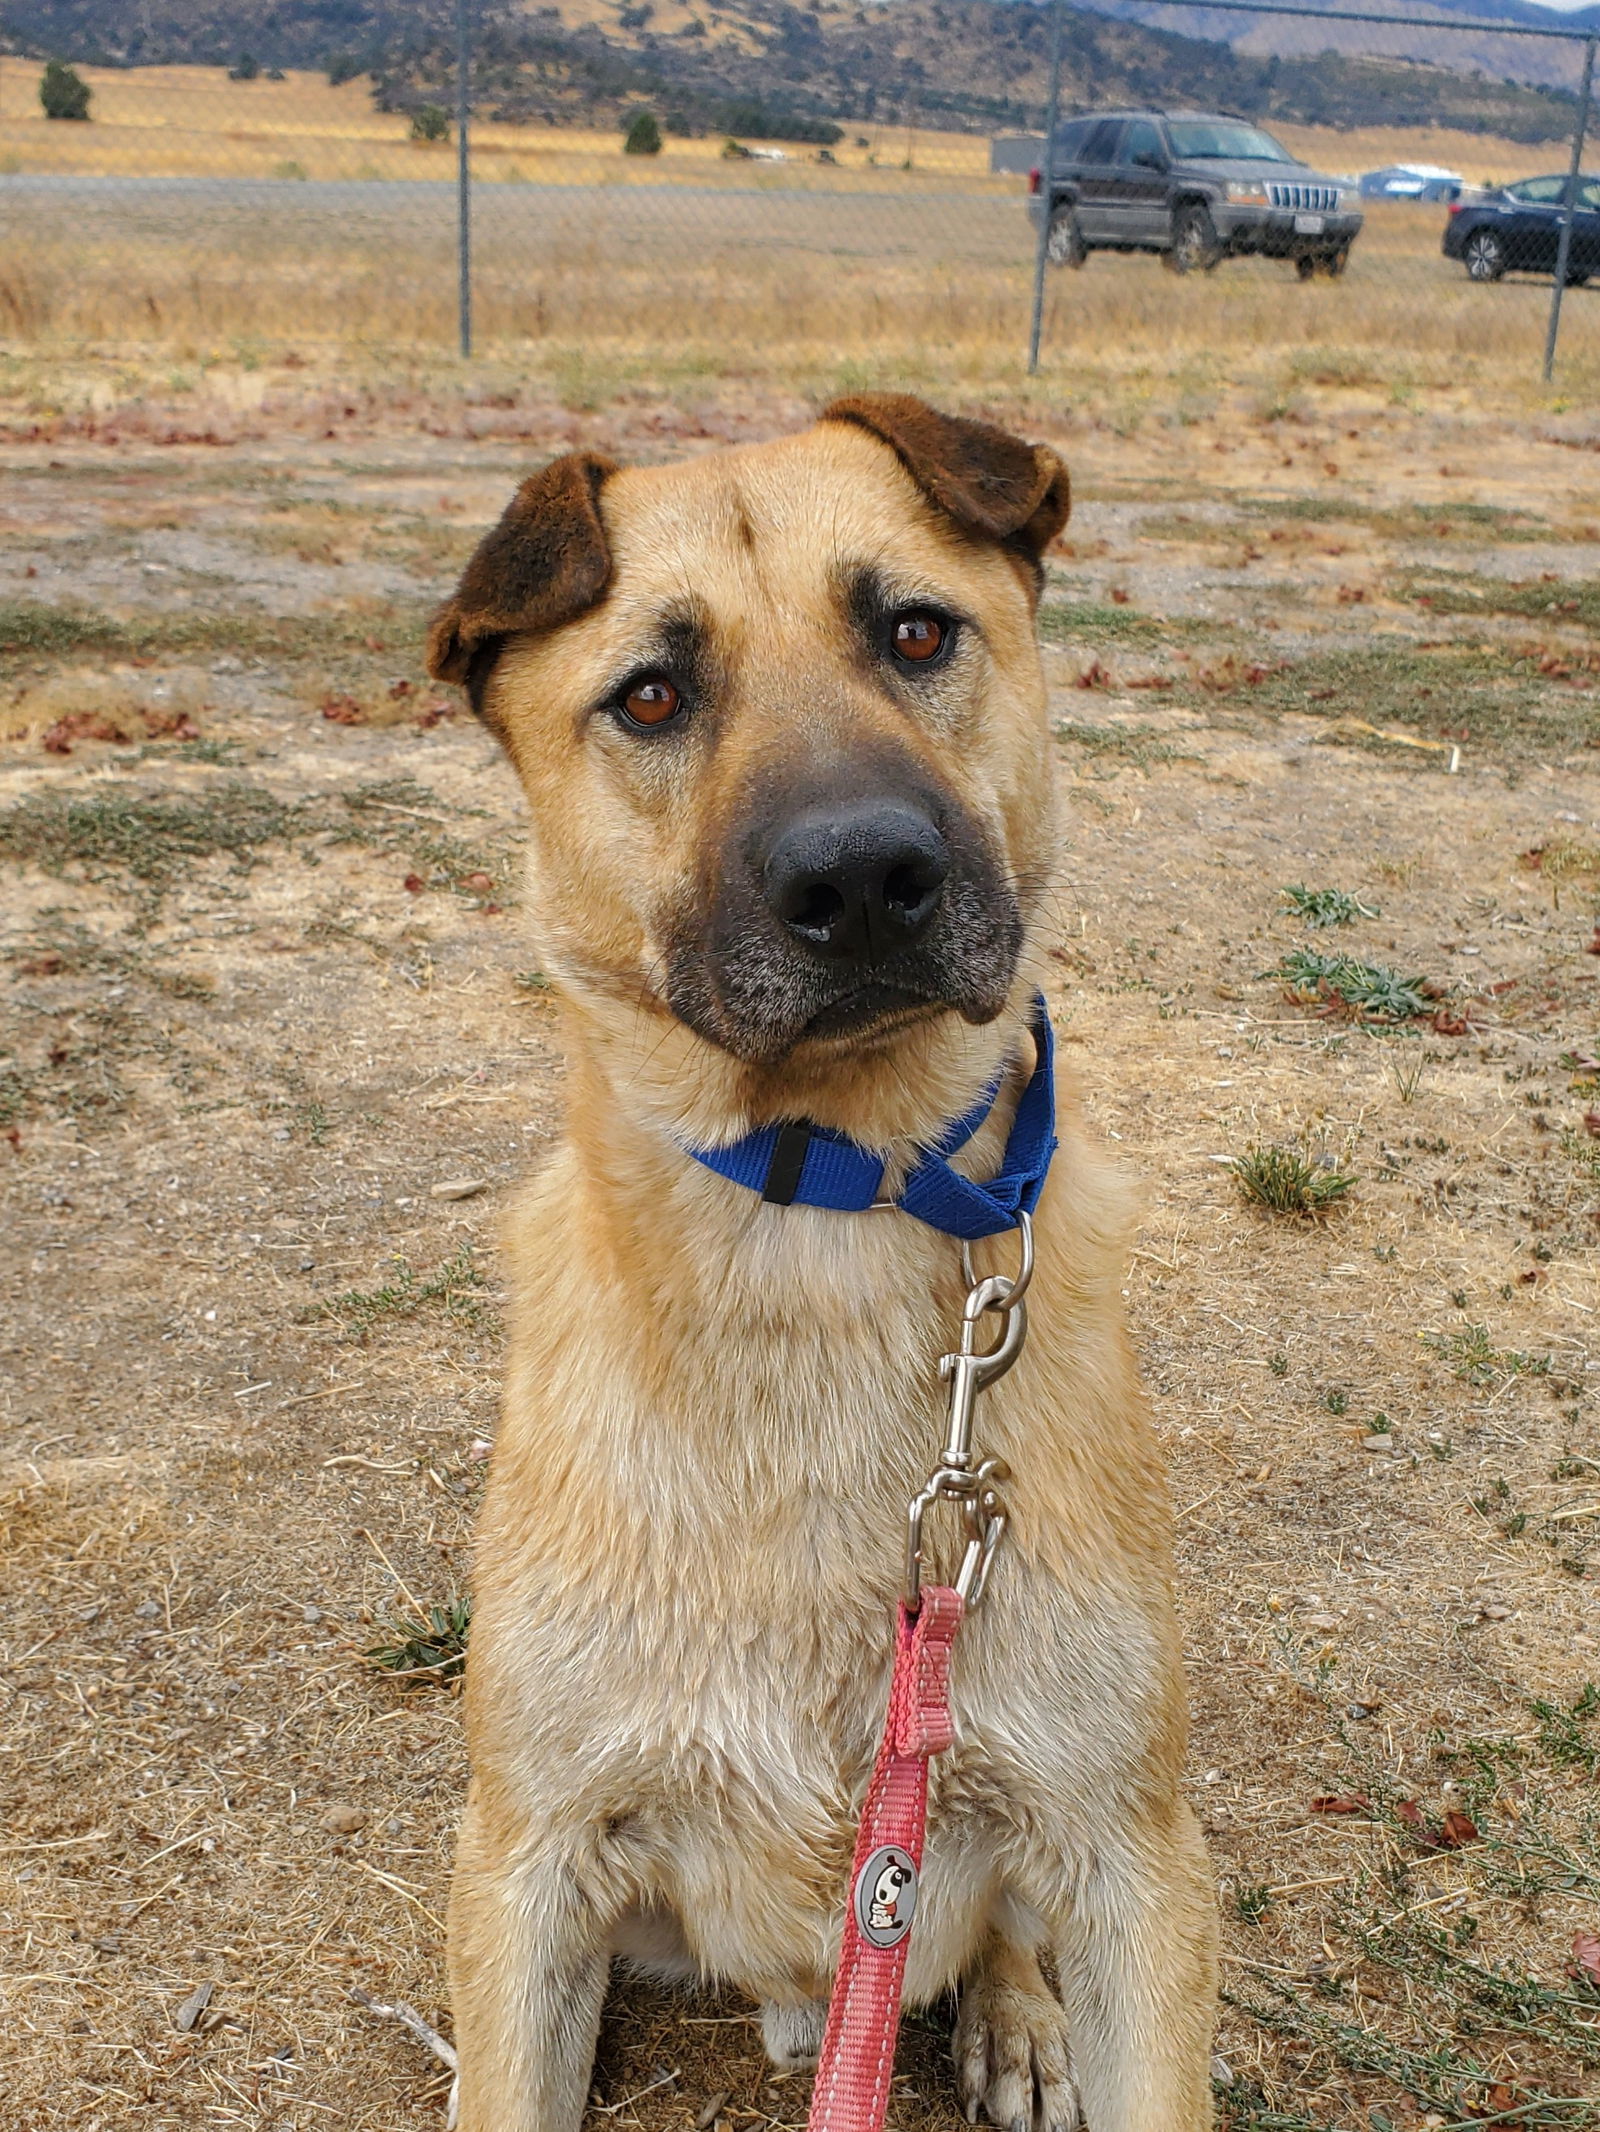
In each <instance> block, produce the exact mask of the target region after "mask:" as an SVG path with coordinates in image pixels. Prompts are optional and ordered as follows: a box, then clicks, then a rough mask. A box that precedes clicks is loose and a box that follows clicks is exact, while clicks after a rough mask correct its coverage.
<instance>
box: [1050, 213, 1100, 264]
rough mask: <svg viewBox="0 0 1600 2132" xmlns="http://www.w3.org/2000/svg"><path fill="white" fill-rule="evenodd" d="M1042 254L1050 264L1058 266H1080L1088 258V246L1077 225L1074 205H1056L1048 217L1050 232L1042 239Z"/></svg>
mask: <svg viewBox="0 0 1600 2132" xmlns="http://www.w3.org/2000/svg"><path fill="white" fill-rule="evenodd" d="M1044 255H1045V257H1046V259H1048V260H1049V262H1050V264H1051V265H1052V266H1058V267H1081V266H1082V265H1083V262H1084V261H1085V260H1086V259H1087V258H1088V256H1089V247H1088V246H1087V245H1086V244H1085V243H1084V241H1083V231H1082V230H1081V229H1080V228H1079V227H1078V210H1077V209H1076V208H1075V207H1058V208H1057V209H1056V211H1055V213H1054V214H1053V215H1052V216H1051V217H1050V234H1049V236H1048V237H1046V239H1045V241H1044Z"/></svg>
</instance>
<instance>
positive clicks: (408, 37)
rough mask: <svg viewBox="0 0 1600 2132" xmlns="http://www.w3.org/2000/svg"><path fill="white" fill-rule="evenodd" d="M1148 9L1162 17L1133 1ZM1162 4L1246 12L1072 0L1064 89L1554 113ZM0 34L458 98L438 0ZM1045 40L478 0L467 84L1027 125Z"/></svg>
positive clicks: (1317, 116)
mask: <svg viewBox="0 0 1600 2132" xmlns="http://www.w3.org/2000/svg"><path fill="white" fill-rule="evenodd" d="M1418 4H1420V5H1437V6H1439V7H1441V8H1445V7H1448V6H1449V5H1450V4H1451V0H1418ZM1491 4H1496V5H1499V6H1502V7H1504V6H1507V5H1524V6H1525V5H1526V4H1527V0H1491ZM1593 12H1595V13H1596V14H1600V7H1596V8H1595V9H1593ZM1158 14H1159V15H1163V16H1165V17H1167V18H1169V20H1168V21H1167V22H1166V23H1157V22H1155V21H1153V20H1145V19H1142V17H1145V16H1155V15H1158ZM1174 14H1177V15H1179V16H1180V17H1192V18H1201V19H1202V21H1203V22H1204V23H1206V24H1207V25H1213V24H1216V23H1219V22H1220V23H1223V24H1228V23H1230V22H1238V23H1239V25H1240V27H1241V28H1242V30H1243V31H1244V32H1246V33H1250V32H1258V31H1259V30H1260V28H1261V25H1259V24H1255V23H1251V22H1249V21H1246V20H1242V19H1241V18H1234V17H1230V16H1227V15H1219V14H1218V12H1217V11H1216V10H1214V9H1212V10H1207V9H1205V8H1204V6H1203V5H1200V4H1198V0H1196V4H1186V0H1185V4H1179V5H1177V6H1173V5H1169V4H1167V0H1160V4H1156V0H1091V4H1090V5H1083V4H1078V0H1074V4H1072V5H1070V6H1067V7H1065V8H1064V11H1063V44H1064V55H1063V56H1064V67H1063V92H1064V104H1065V107H1069V108H1070V107H1074V106H1077V107H1085V108H1091V107H1093V106H1095V105H1105V104H1109V103H1128V102H1132V103H1155V104H1175V103H1176V104H1201V105H1205V106H1212V107H1217V108H1221V109H1224V110H1227V111H1230V112H1234V113H1236V114H1237V115H1239V116H1241V117H1249V118H1258V119H1264V120H1269V121H1270V120H1273V119H1278V120H1282V121H1284V122H1298V123H1301V124H1306V125H1332V126H1342V127H1346V128H1351V127H1358V126H1359V127H1365V126H1390V127H1407V126H1416V127H1426V126H1453V127H1458V128H1461V129H1463V130H1468V131H1474V132H1479V133H1496V134H1500V135H1503V136H1506V137H1509V138H1512V139H1518V140H1523V141H1527V142H1529V143H1532V142H1534V141H1551V140H1558V139H1561V138H1564V137H1565V136H1567V135H1568V134H1569V133H1570V130H1571V124H1572V110H1571V103H1570V100H1569V99H1568V98H1567V97H1565V96H1563V95H1562V94H1560V93H1559V90H1560V88H1561V86H1562V85H1561V84H1542V85H1532V86H1530V85H1525V84H1518V83H1515V82H1503V81H1499V80H1496V79H1495V78H1494V77H1493V76H1491V75H1489V74H1486V73H1485V72H1483V71H1482V69H1481V68H1476V67H1474V66H1473V65H1471V64H1470V63H1469V64H1468V65H1467V66H1466V67H1465V68H1464V69H1462V70H1454V69H1451V68H1447V67H1443V66H1440V65H1437V64H1431V65H1430V64H1418V63H1416V62H1415V61H1414V60H1412V59H1410V58H1406V57H1400V58H1386V59H1385V58H1369V57H1366V56H1363V55H1360V54H1352V53H1349V52H1338V51H1327V50H1314V51H1288V52H1277V51H1265V52H1263V51H1257V50H1252V49H1250V48H1249V46H1248V43H1247V42H1246V40H1245V39H1244V38H1240V37H1236V36H1231V35H1230V36H1222V35H1211V34H1208V35H1205V36H1195V35H1192V34H1185V33H1184V32H1183V31H1182V30H1181V29H1179V28H1177V27H1176V26H1174V25H1172V24H1171V22H1170V18H1171V17H1172V16H1173V15H1174ZM1308 27H1315V28H1317V29H1318V30H1319V31H1320V30H1323V29H1326V28H1329V27H1332V28H1333V29H1335V30H1337V25H1324V24H1317V25H1308ZM1423 34H1425V35H1430V36H1431V35H1433V34H1434V33H1432V32H1426V33H1423ZM1527 42H1528V43H1532V42H1533V40H1527ZM0 48H5V49H10V50H12V51H15V52H19V53H22V54H24V55H26V56H30V57H35V58H40V59H43V58H46V57H59V58H65V59H77V60H81V61H93V62H100V63H104V64H109V65H119V66H127V65H149V64H155V63H158V62H163V63H167V64H190V65H202V66H226V65H231V64H234V63H236V62H237V61H238V60H239V59H240V58H241V57H242V56H243V55H245V54H247V53H248V54H249V56H250V58H251V59H252V61H253V62H254V63H256V64H257V65H259V66H262V67H271V66H279V67H286V68H287V67H326V68H327V69H328V70H329V71H330V73H331V74H334V75H336V77H337V78H339V79H350V78H352V77H354V76H356V75H362V74H365V75H369V76H370V77H371V80H372V88H373V95H374V97H375V99H376V101H377V102H378V104H379V105H380V107H382V108H385V109H390V110H405V109H415V108H416V107H417V106H418V105H420V104H422V103H430V102H436V103H443V104H446V105H449V104H451V103H453V101H454V53H455V28H454V8H453V6H452V5H451V4H450V0H409V4H404V5H402V4H399V0H0ZM1049 48H1050V14H1049V10H1048V9H1047V8H1045V7H1042V6H1040V5H1037V4H1034V0H871V4H861V0H815V4H814V5H812V6H796V5H793V4H790V0H561V4H560V5H534V4H532V0H489V4H487V5H485V6H484V7H483V8H482V10H481V14H480V22H479V29H478V34H477V39H476V58H475V67H474V101H475V105H476V107H477V108H479V109H480V110H483V111H484V112H486V113H487V114H488V115H490V116H492V117H496V118H501V119H506V120H510V121H513V122H537V123H541V124H548V125H587V126H592V125H596V124H611V123H615V122H618V121H620V120H621V119H623V118H625V117H626V115H627V114H628V112H629V111H630V110H631V109H633V108H635V107H637V106H638V105H639V104H648V105H649V106H650V107H651V108H652V109H654V110H656V111H657V112H658V113H659V115H660V116H661V117H662V119H663V121H664V122H665V124H666V125H667V126H668V129H669V130H675V131H679V132H687V133H708V132H719V131H725V132H728V133H732V134H742V135H746V136H748V137H750V138H760V137H762V136H763V135H766V136H767V137H770V138H791V139H792V138H800V139H811V140H818V139H822V140H826V139H828V138H831V137H832V135H831V133H830V132H829V130H828V129H829V128H831V127H832V126H835V125H846V126H848V125H850V124H851V123H855V124H858V125H859V124H877V123H884V122H892V123H894V124H897V125H898V124H905V125H908V126H911V127H913V128H914V127H918V126H921V127H934V128H942V129H947V130H951V131H964V132H995V131H1008V130H1019V129H1020V130H1031V129H1037V128H1038V127H1039V126H1040V125H1041V124H1042V122H1043V113H1044V106H1045V99H1046V93H1047V83H1048V75H1049ZM1558 49H1562V50H1563V51H1564V48H1558ZM1553 90H1554V91H1556V92H1557V93H1552V91H1553ZM786 129H787V130H786ZM819 129H820V130H819Z"/></svg>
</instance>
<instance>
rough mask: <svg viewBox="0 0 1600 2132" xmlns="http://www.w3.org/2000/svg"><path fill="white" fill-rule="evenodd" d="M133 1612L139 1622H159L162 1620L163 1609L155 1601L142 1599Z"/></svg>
mask: <svg viewBox="0 0 1600 2132" xmlns="http://www.w3.org/2000/svg"><path fill="white" fill-rule="evenodd" d="M133 1612H134V1618H135V1619H136V1620H138V1621H159V1620H160V1619H161V1609H160V1607H158V1606H157V1605H156V1603H155V1601H154V1600H153V1599H141V1600H140V1602H139V1604H138V1605H137V1606H136V1607H135V1608H134V1610H133Z"/></svg>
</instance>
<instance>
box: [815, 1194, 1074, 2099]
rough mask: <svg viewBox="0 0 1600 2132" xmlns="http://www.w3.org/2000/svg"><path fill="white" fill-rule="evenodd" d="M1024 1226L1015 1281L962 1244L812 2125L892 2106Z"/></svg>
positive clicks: (1020, 1280)
mask: <svg viewBox="0 0 1600 2132" xmlns="http://www.w3.org/2000/svg"><path fill="white" fill-rule="evenodd" d="M1017 1226H1018V1228H1019V1230H1020V1231H1021V1236H1022V1262H1021V1264H1020V1266H1019V1267H1018V1269H1017V1273H1016V1275H1015V1277H1014V1278H1013V1279H1007V1278H1006V1277H1005V1276H1004V1275H1001V1274H991V1275H989V1276H988V1278H987V1279H985V1280H982V1281H979V1280H977V1279H976V1278H975V1277H974V1274H973V1270H972V1260H971V1256H970V1254H969V1252H968V1251H967V1248H966V1246H965V1245H963V1246H962V1253H961V1261H962V1268H963V1271H964V1273H965V1275H966V1278H967V1281H968V1284H969V1287H968V1294H967V1300H966V1306H965V1308H964V1310H963V1311H962V1314H961V1348H960V1352H959V1353H957V1354H953V1355H946V1356H945V1357H944V1358H943V1360H942V1361H941V1363H940V1365H939V1373H940V1375H941V1376H942V1377H945V1378H948V1379H949V1382H950V1419H949V1427H948V1431H947V1434H946V1440H945V1447H944V1453H943V1456H942V1458H941V1460H940V1463H939V1465H938V1466H937V1467H935V1469H934V1471H933V1473H932V1474H931V1475H930V1476H929V1478H928V1482H927V1485H926V1486H925V1487H924V1488H923V1489H922V1491H921V1493H920V1494H919V1495H917V1496H916V1497H915V1498H914V1500H913V1501H912V1504H911V1514H910V1530H909V1533H908V1537H907V1547H906V1580H905V1595H904V1597H903V1599H902V1600H901V1603H900V1608H899V1615H898V1622H897V1628H896V1635H895V1652H894V1673H893V1676H892V1678H891V1680H890V1683H889V1712H888V1716H887V1718H886V1719H885V1721H884V1727H883V1738H882V1740H881V1741H880V1743H879V1746H878V1755H877V1760H876V1761H875V1762H874V1763H873V1765H872V1781H871V1783H870V1784H869V1785H868V1787H867V1797H866V1803H865V1805H864V1806H863V1807H862V1809H861V1826H860V1829H859V1831H858V1832H857V1835H856V1851H855V1861H854V1863H853V1864H852V1866H851V1869H850V1895H849V1900H848V1901H847V1903H846V1905H845V1915H844V1937H843V1939H842V1941H841V1943H840V1947H839V1967H838V1970H837V1971H836V1973H835V1975H834V1980H833V1996H832V1998H831V2000H830V2001H829V2005H828V2025H827V2028H826V2030H825V2032H824V2034H823V2038H822V2052H821V2055H820V2056H819V2058H818V2060H817V2080H816V2086H815V2087H814V2088H813V2089H812V2091H811V2116H810V2120H809V2123H808V2126H807V2132H882V2127H883V2122H884V2118H885V2116H886V2115H887V2114H888V2109H889V2088H890V2084H891V2082H892V2081H893V2079H894V2047H895V2042H896V2039H897V2037H898V2035H899V2032H900V1993H901V1988H902V1986H903V1984H904V1981H905V1969H906V1956H907V1954H908V1953H909V1952H910V1940H911V1925H912V1919H913V1917H914V1915H915V1912H916V1906H917V1876H918V1874H919V1873H920V1871H921V1869H922V1846H923V1839H924V1836H925V1834H926V1832H927V1823H928V1762H929V1760H930V1758H931V1757H932V1756H934V1755H936V1754H943V1753H944V1752H945V1750H946V1748H948V1747H949V1746H951V1745H952V1744H953V1742H954V1739H955V1727H954V1724H953V1722H952V1720H951V1716H950V1654H951V1650H952V1648H953V1646H954V1644H955V1638H956V1631H957V1629H959V1628H960V1626H961V1623H962V1620H963V1618H964V1616H965V1615H966V1614H967V1613H968V1611H969V1610H970V1609H971V1608H973V1607H975V1606H976V1605H977V1604H978V1603H979V1601H980V1600H981V1599H982V1597H983V1588H984V1584H985V1582H986V1581H987V1578H988V1574H989V1567H990V1564H991V1563H992V1562H993V1560H994V1555H995V1550H996V1548H997V1547H998V1546H999V1544H1000V1540H1001V1537H1002V1536H1003V1534H1004V1532H1005V1528H1006V1508H1005V1503H1004V1500H1003V1499H1002V1497H1001V1495H1000V1490H999V1484H1000V1482H1002V1481H1003V1480H1005V1479H1006V1477H1007V1476H1006V1471H1005V1468H1004V1466H1002V1465H1001V1464H1000V1462H999V1461H998V1460H997V1459H987V1460H985V1461H983V1462H982V1463H978V1462H976V1461H975V1460H974V1458H973V1455H972V1417H973V1409H974V1407H975V1405H976V1403H977V1396H978V1394H979V1392H981V1391H983V1390H985V1389H986V1388H987V1387H988V1386H989V1385H991V1384H993V1383H994V1382H995V1380H996V1379H997V1378H999V1377H1002V1376H1004V1375H1005V1373H1006V1371H1007V1370H1008V1369H1009V1368H1010V1367H1011V1365H1012V1363H1013V1362H1015V1360H1016V1359H1017V1356H1018V1355H1019V1354H1020V1353H1021V1352H1022V1343H1023V1340H1024V1339H1025V1338H1026V1336H1027V1324H1028V1321H1027V1312H1026V1309H1025V1307H1024V1305H1023V1301H1022V1291H1023V1290H1024V1289H1025V1288H1026V1287H1027V1285H1028V1282H1029V1279H1030V1278H1031V1277H1032V1273H1033V1229H1032V1224H1031V1223H1030V1222H1029V1219H1028V1217H1027V1215H1026V1214H1022V1215H1019V1216H1018V1221H1017ZM991 1310H992V1311H997V1312H999V1313H1000V1314H1001V1316H1002V1319H1003V1330H1002V1332H1001V1335H1000V1338H999V1340H998V1341H997V1342H996V1344H995V1346H994V1347H992V1348H991V1349H990V1350H989V1351H988V1352H987V1353H986V1354H985V1353H980V1352H979V1351H978V1348H977V1327H978V1321H979V1320H980V1318H982V1316H983V1314H984V1312H985V1311H991ZM941 1501H945V1502H956V1503H959V1504H960V1506H961V1512H962V1519H963V1523H964V1525H965V1529H966V1537H967V1546H966V1553H965V1556H964V1558H963V1560H962V1564H961V1573H960V1575H959V1576H958V1577H957V1579H956V1581H955V1584H954V1586H953V1587H952V1586H950V1585H948V1584H930V1585H927V1586H924V1585H923V1583H922V1522H923V1515H924V1513H925V1512H926V1511H927V1510H928V1509H929V1508H930V1507H931V1506H932V1505H933V1504H934V1503H936V1502H941Z"/></svg>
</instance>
